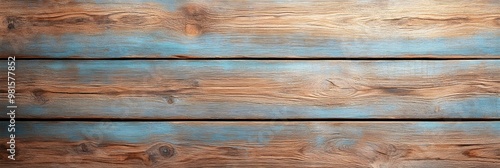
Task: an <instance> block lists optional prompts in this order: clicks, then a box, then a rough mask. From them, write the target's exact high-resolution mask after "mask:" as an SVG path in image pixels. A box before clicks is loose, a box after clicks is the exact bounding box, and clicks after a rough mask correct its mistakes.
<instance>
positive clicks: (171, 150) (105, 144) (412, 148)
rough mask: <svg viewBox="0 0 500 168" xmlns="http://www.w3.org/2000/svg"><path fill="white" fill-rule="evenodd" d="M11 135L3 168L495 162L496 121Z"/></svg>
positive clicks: (158, 126) (183, 125)
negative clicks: (12, 144)
mask: <svg viewBox="0 0 500 168" xmlns="http://www.w3.org/2000/svg"><path fill="white" fill-rule="evenodd" d="M0 123H1V125H2V126H6V125H7V124H8V123H7V122H6V121H2V122H0ZM0 135H1V136H0V137H1V141H2V142H6V141H8V139H6V137H8V134H7V133H6V132H4V131H2V132H1V133H0ZM16 137H17V138H16V151H17V153H16V161H8V160H7V159H6V152H5V150H6V149H5V148H6V144H5V143H2V144H3V145H1V146H0V148H1V150H2V151H4V152H1V153H0V155H1V156H2V157H1V158H2V161H1V162H0V165H1V166H2V167H6V166H8V167H57V166H64V167H113V166H116V167H143V166H152V167H198V166H203V167H274V166H279V167H426V168H427V167H440V168H441V167H492V168H493V167H499V166H500V157H499V155H498V151H499V150H500V143H499V142H500V122H27V121H23V122H18V123H16Z"/></svg>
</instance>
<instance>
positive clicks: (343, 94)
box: [0, 60, 500, 119]
mask: <svg viewBox="0 0 500 168" xmlns="http://www.w3.org/2000/svg"><path fill="white" fill-rule="evenodd" d="M6 66H7V64H0V69H6ZM16 66H17V69H16V75H17V76H16V84H17V85H16V87H17V88H16V89H17V90H16V91H17V93H16V101H17V104H18V108H19V109H18V110H19V111H21V112H20V113H19V114H18V117H20V118H118V119H119V118H128V119H292V118H293V119H310V118H318V119H325V118H345V119H349V118H358V119H364V118H383V119H393V118H399V119H401V118H407V119H408V118H410V119H411V118H457V119H458V118H491V119H493V118H500V73H498V72H500V60H461V61H459V60H453V61H452V60H450V61H433V60H429V61H425V60H411V61H408V60H406V61H395V60H388V61H338V60H337V61H325V60H321V61H319V60H318V61H312V60H309V61H300V62H297V61H283V60H275V61H260V60H251V61H249V60H246V61H238V60H212V61H204V60H197V61H194V60H156V61H154V60H100V61H90V60H88V61H83V60H64V61H52V60H19V61H18V62H16ZM6 75H7V74H0V79H6ZM5 93H6V91H5V90H3V92H2V95H1V97H0V106H6V105H7V104H6V103H7V100H6V97H7V96H6V95H5ZM0 117H2V118H5V117H7V116H3V115H2V116H0Z"/></svg>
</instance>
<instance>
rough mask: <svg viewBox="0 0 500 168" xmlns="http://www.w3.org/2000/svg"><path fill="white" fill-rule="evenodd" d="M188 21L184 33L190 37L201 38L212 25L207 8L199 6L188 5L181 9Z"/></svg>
mask: <svg viewBox="0 0 500 168" xmlns="http://www.w3.org/2000/svg"><path fill="white" fill-rule="evenodd" d="M180 11H181V13H182V15H183V16H184V18H185V19H186V23H185V27H184V32H185V34H186V35H188V36H199V35H201V34H203V32H204V29H205V28H206V27H207V26H208V24H210V22H211V21H210V18H211V17H210V12H209V11H208V10H207V8H205V7H203V6H201V5H197V4H187V5H185V6H183V7H181V8H180Z"/></svg>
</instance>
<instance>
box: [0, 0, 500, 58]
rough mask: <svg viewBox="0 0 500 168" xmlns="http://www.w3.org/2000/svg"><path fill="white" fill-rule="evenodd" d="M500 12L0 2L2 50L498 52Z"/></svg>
mask: <svg viewBox="0 0 500 168" xmlns="http://www.w3.org/2000/svg"><path fill="white" fill-rule="evenodd" d="M464 4H466V5H464ZM499 11H500V5H499V3H498V1H490V0H479V1H477V0H474V1H473V0H459V1H439V0H414V1H404V2H403V1H384V0H377V1H366V0H347V1H344V0H342V1H340V0H339V1H337V0H336V1H330V0H312V1H307V2H304V1H298V0H293V1H270V0H257V1H222V0H216V1H204V0H200V1H162V0H147V1H137V0H123V1H114V0H99V1H81V0H65V1H54V0H45V1H2V2H0V20H1V22H0V23H1V26H0V27H1V28H0V44H2V45H1V47H0V53H1V55H2V57H6V56H8V55H12V54H16V55H18V57H32V58H39V57H56V58H67V57H83V58H111V57H113V58H116V57H167V58H179V57H181V58H186V57H188V58H191V57H205V58H206V57H209V58H213V57H261V58H265V57H281V58H289V57H307V58H310V57H326V58H331V57H363V58H364V57H374V58H380V57H437V58H457V57H460V58H477V57H480V58H497V57H498V55H500V50H499V48H500V46H499V44H500V41H499V38H498V36H499V33H500V32H499V30H500V29H499V27H500V24H499V23H500V22H499V21H500V12H499Z"/></svg>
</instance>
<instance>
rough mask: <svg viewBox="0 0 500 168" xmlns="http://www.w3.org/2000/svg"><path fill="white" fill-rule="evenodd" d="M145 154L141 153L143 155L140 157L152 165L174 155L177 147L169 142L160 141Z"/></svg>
mask: <svg viewBox="0 0 500 168" xmlns="http://www.w3.org/2000/svg"><path fill="white" fill-rule="evenodd" d="M143 154H145V155H144V157H142V155H141V157H138V158H141V159H142V160H143V162H144V163H145V164H146V165H152V164H154V163H157V162H158V161H159V160H161V159H165V158H167V159H168V158H171V157H173V156H174V155H175V149H174V147H173V146H172V145H170V144H168V143H159V144H155V145H153V146H151V147H150V148H149V149H148V150H146V152H145V153H143ZM135 158H137V157H135Z"/></svg>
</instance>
